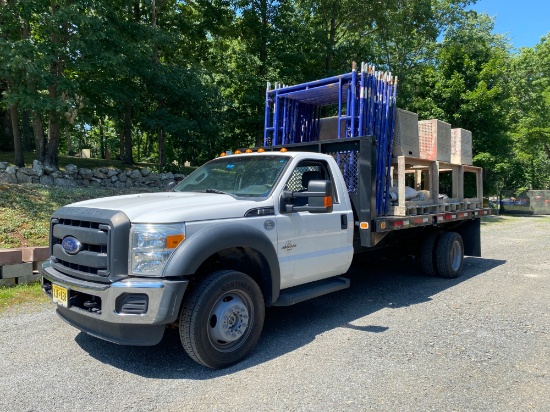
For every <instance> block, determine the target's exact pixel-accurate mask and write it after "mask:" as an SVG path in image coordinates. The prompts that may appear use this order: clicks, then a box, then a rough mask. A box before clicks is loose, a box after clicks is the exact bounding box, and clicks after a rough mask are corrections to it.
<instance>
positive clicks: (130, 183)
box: [126, 179, 134, 187]
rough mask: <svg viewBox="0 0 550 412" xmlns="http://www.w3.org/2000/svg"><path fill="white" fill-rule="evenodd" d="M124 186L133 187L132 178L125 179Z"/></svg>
mask: <svg viewBox="0 0 550 412" xmlns="http://www.w3.org/2000/svg"><path fill="white" fill-rule="evenodd" d="M126 187H134V181H133V180H132V179H128V180H127V181H126Z"/></svg>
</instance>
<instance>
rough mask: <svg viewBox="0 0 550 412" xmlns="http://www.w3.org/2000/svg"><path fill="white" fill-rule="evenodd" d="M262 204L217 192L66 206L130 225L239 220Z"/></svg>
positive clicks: (106, 199)
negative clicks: (109, 213) (112, 213)
mask: <svg viewBox="0 0 550 412" xmlns="http://www.w3.org/2000/svg"><path fill="white" fill-rule="evenodd" d="M259 206H266V205H265V202H258V201H252V200H242V199H239V200H237V199H235V198H234V197H232V196H229V195H222V194H217V193H195V192H186V193H178V192H165V193H142V194H136V195H124V196H113V197H104V198H99V199H92V200H86V201H83V202H77V203H73V204H70V205H67V207H79V208H94V209H106V210H120V211H122V212H124V214H126V216H128V218H129V219H130V221H131V222H134V223H171V222H191V221H196V220H211V219H229V218H237V217H243V216H244V214H245V213H246V211H247V210H249V209H253V208H256V207H259Z"/></svg>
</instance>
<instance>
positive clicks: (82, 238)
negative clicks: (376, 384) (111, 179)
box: [42, 151, 354, 367]
mask: <svg viewBox="0 0 550 412" xmlns="http://www.w3.org/2000/svg"><path fill="white" fill-rule="evenodd" d="M353 232H354V219H353V212H352V205H351V201H350V198H349V196H348V191H347V188H346V185H345V182H344V179H343V177H342V175H341V173H340V172H339V169H338V166H337V165H336V163H335V160H334V158H333V157H332V156H330V155H325V154H321V153H308V152H305V153H303V152H296V151H294V152H291V151H289V152H263V153H261V152H260V153H258V152H256V153H247V154H240V155H231V156H224V157H219V158H217V159H215V160H212V161H210V162H208V163H206V164H205V165H203V166H202V167H200V168H198V169H197V170H196V171H195V172H194V173H192V174H191V175H189V176H188V177H187V178H186V179H185V180H183V181H182V182H180V184H178V185H177V186H176V187H174V188H173V189H172V190H171V191H170V192H165V193H150V194H136V195H127V196H118V197H110V198H103V199H95V200H89V201H84V202H79V203H75V204H71V205H68V206H65V207H62V208H61V209H59V210H57V211H56V212H55V213H54V214H53V216H52V220H51V242H50V243H51V246H50V254H51V258H50V260H49V261H47V262H45V263H44V265H43V267H42V274H43V289H44V290H45V292H46V293H47V294H48V295H49V296H51V298H52V300H53V301H54V302H56V303H57V305H58V306H57V311H58V313H59V315H60V316H61V318H62V319H64V320H65V321H67V322H68V323H69V324H71V325H73V326H75V327H77V328H79V329H80V330H82V331H84V332H86V333H89V334H91V335H94V336H97V337H100V338H102V339H105V340H109V341H112V342H115V343H119V344H132V345H154V344H156V343H158V342H159V341H160V339H161V338H162V336H163V333H164V329H165V328H166V326H167V325H174V324H175V325H177V326H178V327H179V328H180V334H181V336H182V343H183V346H184V348H185V349H186V351H187V352H188V353H189V354H190V355H191V357H193V358H194V359H195V360H197V361H198V362H200V363H202V364H205V365H207V366H210V367H223V366H227V365H228V364H231V363H234V362H236V361H238V360H240V359H241V358H242V357H243V356H244V355H245V354H246V353H248V351H249V350H250V349H251V348H252V347H253V346H254V345H255V342H256V341H257V339H258V337H259V332H260V331H261V326H262V324H263V316H264V315H263V314H264V308H265V306H271V305H289V304H293V303H297V302H300V301H302V300H304V299H307V298H310V297H313V296H319V295H321V294H323V293H327V292H330V291H335V290H339V289H342V288H345V287H348V286H349V281H347V279H343V278H339V277H338V275H340V274H342V273H345V272H346V271H347V270H348V268H349V266H350V264H351V261H352V257H353ZM203 306H204V307H203ZM228 319H229V320H228Z"/></svg>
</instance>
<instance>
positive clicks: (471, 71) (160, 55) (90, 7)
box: [0, 0, 550, 193]
mask: <svg viewBox="0 0 550 412" xmlns="http://www.w3.org/2000/svg"><path fill="white" fill-rule="evenodd" d="M472 3H475V0H379V1H369V2H357V1H351V0H321V1H313V0H296V1H292V0H277V1H275V0H253V1H245V0H213V1H209V0H190V1H185V2H183V1H177V0H161V1H159V0H157V1H155V2H152V1H143V2H127V1H122V0H89V1H86V2H75V1H72V0H57V1H56V2H53V3H52V2H51V1H45V0H10V1H6V0H4V1H1V0H0V5H1V6H2V7H0V93H1V96H0V121H3V123H4V124H5V123H8V124H9V118H8V115H7V114H6V113H7V111H9V110H10V109H13V108H15V110H16V112H18V113H19V117H20V119H23V118H27V119H30V123H32V126H34V127H32V126H31V125H30V124H27V125H26V126H25V130H26V131H27V132H28V131H30V130H31V128H32V129H33V131H34V133H35V142H36V143H37V148H36V157H37V158H39V159H41V160H43V161H44V163H45V164H49V165H53V166H55V167H57V166H59V165H62V164H63V162H64V160H63V157H59V155H65V154H70V153H73V152H74V153H76V152H78V151H80V150H81V149H82V148H85V147H86V148H91V149H92V152H93V153H94V154H95V156H97V157H101V158H104V157H106V156H107V155H108V154H110V157H111V158H112V159H119V160H120V161H121V162H123V163H121V165H122V166H121V167H123V166H124V165H131V164H132V163H134V162H143V161H149V162H153V163H154V164H155V167H156V168H157V169H158V170H169V169H170V168H172V167H173V162H174V161H176V162H177V163H178V164H183V163H184V162H185V161H190V162H191V163H192V164H193V165H197V164H201V163H202V162H204V161H206V160H208V159H210V158H212V157H214V156H215V155H216V154H218V153H219V152H221V151H222V150H226V149H236V148H242V147H250V146H254V145H259V144H261V142H262V137H263V121H264V112H263V106H264V99H265V87H266V83H267V82H271V83H272V84H273V83H274V82H281V83H283V84H295V83H299V82H304V81H309V80H314V79H318V78H322V77H326V76H330V75H334V74H340V73H343V72H348V71H349V70H350V68H351V62H352V61H357V62H361V61H365V62H369V63H373V64H375V65H376V66H377V67H379V68H384V69H388V70H391V71H392V72H393V73H394V74H397V76H398V77H399V86H398V88H399V93H398V96H399V97H398V105H399V106H400V107H403V108H406V109H410V110H413V111H417V112H418V113H419V115H420V117H421V118H439V119H442V120H445V121H447V122H450V123H451V124H452V125H453V127H463V128H466V129H468V130H471V131H472V132H473V136H474V154H475V162H476V164H477V165H480V166H483V167H485V175H484V176H485V181H486V190H488V191H489V192H491V191H492V192H495V193H496V191H499V190H501V189H503V188H509V189H513V190H516V189H518V190H519V189H520V188H524V187H533V188H545V187H548V185H549V177H548V176H549V175H550V173H549V172H550V170H549V159H550V129H549V124H550V84H549V80H548V79H549V72H550V58H549V57H548V56H550V45H549V44H550V40H549V39H548V37H546V38H543V39H542V41H541V43H540V44H539V45H537V46H536V47H534V48H532V49H524V50H521V51H520V52H519V53H518V54H513V51H512V50H511V49H510V46H509V45H508V44H507V41H506V39H505V38H503V37H502V36H498V35H494V34H493V33H492V29H493V22H492V20H491V19H490V18H489V17H488V16H485V15H482V14H477V13H475V12H473V11H471V10H468V9H467V8H468V6H469V5H470V4H472ZM25 116H26V117H25ZM19 122H20V123H21V122H22V121H21V120H20V121H19ZM27 123H29V122H27ZM21 128H23V125H22V124H21ZM5 129H6V127H3V128H2V134H0V147H12V145H13V143H12V142H13V139H12V138H11V136H8V135H9V133H7V134H6V133H4V130H5ZM7 129H8V130H9V127H8V128H7ZM40 130H43V134H42V135H41V132H40ZM10 139H11V140H10ZM2 140H3V141H2ZM43 141H45V142H46V143H45V146H44V144H43V143H41V142H43ZM41 144H42V146H43V147H40V145H41ZM16 155H17V154H16ZM10 160H12V161H13V159H10Z"/></svg>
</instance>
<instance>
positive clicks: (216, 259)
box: [191, 247, 273, 306]
mask: <svg viewBox="0 0 550 412" xmlns="http://www.w3.org/2000/svg"><path fill="white" fill-rule="evenodd" d="M224 269H231V270H236V271H239V272H242V273H245V274H246V275H248V276H250V277H251V278H252V279H254V281H255V282H256V283H257V284H258V286H260V289H261V290H262V293H263V295H264V301H265V303H266V305H267V306H271V300H272V299H271V298H272V296H273V291H272V286H271V272H270V269H269V265H268V263H267V261H266V259H265V258H264V257H263V256H262V254H261V253H259V252H258V251H257V250H255V249H253V248H248V247H231V248H227V249H223V250H220V251H218V252H216V253H214V254H212V255H210V256H209V257H208V258H207V259H206V260H205V261H204V262H203V263H202V264H201V265H200V266H199V268H198V269H197V271H196V272H195V274H194V275H193V276H192V279H191V283H192V284H193V283H194V282H195V281H197V280H198V279H200V278H201V277H202V276H204V275H207V274H208V273H212V272H214V271H217V270H224Z"/></svg>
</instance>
